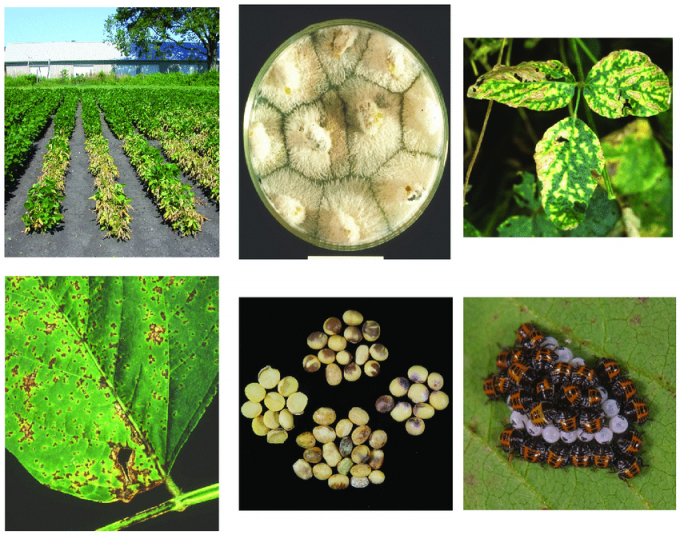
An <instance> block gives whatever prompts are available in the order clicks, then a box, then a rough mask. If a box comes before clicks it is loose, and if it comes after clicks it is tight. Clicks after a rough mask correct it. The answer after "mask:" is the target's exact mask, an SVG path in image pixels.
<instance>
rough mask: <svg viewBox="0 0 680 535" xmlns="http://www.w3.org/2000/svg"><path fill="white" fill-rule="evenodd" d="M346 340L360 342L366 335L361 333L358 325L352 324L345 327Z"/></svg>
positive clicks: (354, 342)
mask: <svg viewBox="0 0 680 535" xmlns="http://www.w3.org/2000/svg"><path fill="white" fill-rule="evenodd" d="M344 335H345V340H347V341H348V342H349V343H351V344H358V343H359V342H361V340H362V339H363V337H364V335H363V334H361V329H359V327H357V326H356V325H350V326H349V327H347V328H346V329H345V332H344Z"/></svg>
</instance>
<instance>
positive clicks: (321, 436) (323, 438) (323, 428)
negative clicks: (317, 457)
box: [312, 425, 335, 444]
mask: <svg viewBox="0 0 680 535" xmlns="http://www.w3.org/2000/svg"><path fill="white" fill-rule="evenodd" d="M312 434H313V435H314V438H315V439H316V440H318V441H319V442H321V443H322V444H327V443H328V442H333V441H334V440H335V430H334V429H333V428H332V427H329V426H327V425H317V426H316V427H315V428H314V429H313V430H312Z"/></svg>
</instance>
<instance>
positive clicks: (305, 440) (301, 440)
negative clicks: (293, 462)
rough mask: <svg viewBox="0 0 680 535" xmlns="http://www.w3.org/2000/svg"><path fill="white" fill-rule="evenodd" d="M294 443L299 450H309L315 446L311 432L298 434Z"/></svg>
mask: <svg viewBox="0 0 680 535" xmlns="http://www.w3.org/2000/svg"><path fill="white" fill-rule="evenodd" d="M295 442H296V443H297V445H298V446H300V447H301V448H305V449H309V448H313V447H314V445H315V444H316V439H315V438H314V435H313V434H312V433H311V432H309V431H305V432H304V433H300V434H299V435H298V436H297V438H296V439H295Z"/></svg>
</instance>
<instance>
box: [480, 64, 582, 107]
mask: <svg viewBox="0 0 680 535" xmlns="http://www.w3.org/2000/svg"><path fill="white" fill-rule="evenodd" d="M575 89H576V80H575V79H574V75H573V74H571V71H570V70H569V69H568V68H567V67H566V66H565V65H563V64H562V63H560V62H559V61H557V60H550V61H527V62H525V63H520V64H519V65H517V66H515V67H507V66H504V65H496V66H495V67H494V68H493V69H492V70H490V71H489V72H487V73H486V74H484V75H482V76H480V77H479V78H478V79H477V81H476V82H475V83H474V84H473V85H471V86H470V87H469V89H468V92H467V96H468V97H470V98H476V99H487V100H495V101H497V102H500V103H501V104H507V105H508V106H511V107H513V108H517V107H519V106H522V107H524V108H529V109H531V110H537V111H548V110H555V109H557V108H563V107H565V106H566V105H567V104H569V101H570V100H571V99H572V97H573V96H574V91H575Z"/></svg>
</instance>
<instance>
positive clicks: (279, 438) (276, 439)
mask: <svg viewBox="0 0 680 535" xmlns="http://www.w3.org/2000/svg"><path fill="white" fill-rule="evenodd" d="M287 439H288V433H286V431H285V430H284V429H272V430H271V431H269V433H267V442H269V443H270V444H283V443H284V442H285V441H286V440H287Z"/></svg>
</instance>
